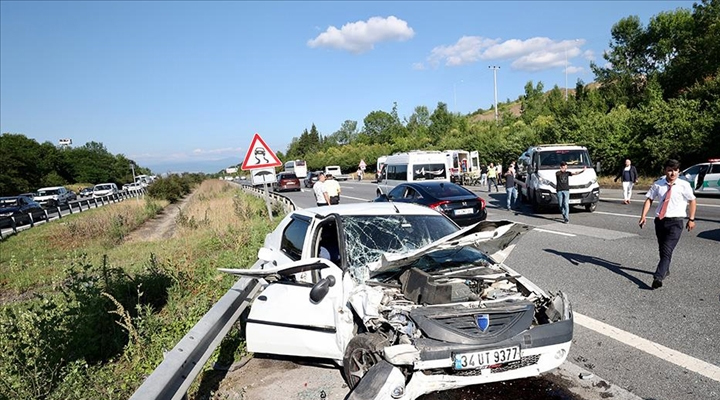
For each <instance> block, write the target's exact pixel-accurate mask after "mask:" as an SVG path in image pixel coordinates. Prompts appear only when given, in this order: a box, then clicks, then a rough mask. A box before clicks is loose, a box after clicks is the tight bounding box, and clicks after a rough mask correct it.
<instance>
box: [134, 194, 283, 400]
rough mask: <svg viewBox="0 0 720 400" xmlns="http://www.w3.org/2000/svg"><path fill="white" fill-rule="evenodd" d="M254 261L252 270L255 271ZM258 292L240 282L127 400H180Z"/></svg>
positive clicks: (255, 283)
mask: <svg viewBox="0 0 720 400" xmlns="http://www.w3.org/2000/svg"><path fill="white" fill-rule="evenodd" d="M240 186H241V187H242V189H243V190H244V191H246V192H248V193H250V194H252V195H254V196H257V197H262V196H265V192H264V191H263V190H258V189H256V188H253V187H252V186H248V185H240ZM270 199H271V201H274V202H279V203H281V204H282V205H283V207H284V208H285V210H286V211H287V212H290V211H294V210H295V209H296V206H295V203H293V201H292V200H290V199H289V198H287V197H285V196H282V195H279V194H276V193H270ZM260 266H261V262H260V261H257V262H256V263H255V264H254V265H253V266H252V267H251V268H252V269H258V268H260ZM258 290H260V285H259V284H258V281H257V280H256V279H251V278H240V279H239V280H238V281H237V282H236V283H235V285H233V287H232V288H230V290H228V292H227V293H225V295H224V296H223V297H221V298H220V300H219V301H218V302H217V303H215V305H214V306H212V308H211V309H210V311H208V312H207V314H205V315H204V316H203V317H202V318H201V319H200V321H198V323H197V324H195V326H194V327H193V328H192V329H190V331H189V332H188V333H187V334H186V335H185V336H184V337H183V338H182V339H180V342H178V344H177V345H175V347H173V349H172V350H170V351H169V352H167V353H166V354H165V358H164V360H163V361H162V362H161V363H160V365H158V367H157V368H155V370H154V371H153V372H152V374H150V376H148V377H147V378H146V379H145V381H144V382H143V384H142V385H140V387H139V388H138V389H137V390H136V391H135V393H133V395H132V397H130V400H179V399H182V398H183V397H185V395H186V393H187V390H188V388H189V387H190V385H191V384H192V383H193V381H194V380H195V379H196V378H197V376H198V375H199V374H200V371H202V369H203V366H204V365H205V363H206V362H207V360H208V359H209V358H210V356H211V355H212V353H213V352H214V351H215V348H217V346H218V345H219V344H220V342H221V341H222V339H223V338H224V337H225V335H226V334H227V333H228V331H229V330H230V328H231V327H232V325H233V324H234V323H235V321H236V320H237V319H238V317H239V316H240V314H242V313H243V311H245V309H246V308H247V307H248V306H249V305H250V299H251V298H253V297H254V296H255V294H256V293H257V291H258Z"/></svg>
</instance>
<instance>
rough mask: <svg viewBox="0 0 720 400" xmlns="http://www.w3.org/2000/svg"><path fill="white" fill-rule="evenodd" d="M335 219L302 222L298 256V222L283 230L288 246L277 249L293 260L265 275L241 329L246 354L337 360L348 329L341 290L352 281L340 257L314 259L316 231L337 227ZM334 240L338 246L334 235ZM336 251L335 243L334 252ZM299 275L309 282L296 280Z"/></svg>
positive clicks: (318, 236)
mask: <svg viewBox="0 0 720 400" xmlns="http://www.w3.org/2000/svg"><path fill="white" fill-rule="evenodd" d="M298 221H302V220H301V219H299V220H298ZM336 221H337V218H336V217H334V216H331V217H328V218H325V219H322V220H318V219H312V220H307V221H305V222H306V223H307V230H306V231H305V232H304V236H303V237H302V251H301V253H298V250H299V249H298V244H299V242H300V236H301V235H302V232H300V231H301V229H298V227H299V226H300V222H298V223H297V226H296V227H292V226H290V225H288V227H287V228H286V229H285V232H287V236H288V237H283V242H284V243H285V245H283V246H284V247H288V248H287V249H285V250H283V251H288V252H289V254H290V255H291V257H290V258H292V259H295V260H294V261H292V262H290V263H279V264H278V267H276V268H274V269H269V270H267V271H266V272H265V273H266V274H267V276H268V277H270V276H272V278H273V279H268V281H269V282H270V283H269V284H268V285H267V286H266V287H265V288H264V289H263V290H262V291H261V292H260V293H259V294H258V296H257V297H256V298H255V300H254V302H253V304H252V307H251V309H250V314H249V316H248V320H247V326H246V339H247V347H248V350H249V351H251V352H257V353H268V354H279V355H291V356H304V357H318V358H329V359H334V360H342V357H343V351H344V349H345V345H346V343H347V341H348V340H349V339H350V337H351V335H352V328H353V318H352V313H351V311H350V310H349V309H348V308H347V306H346V303H347V295H346V293H345V290H344V287H352V281H351V278H350V276H349V274H346V273H345V272H344V271H343V269H342V268H341V265H342V264H343V262H344V261H343V258H342V257H340V260H339V263H340V264H341V265H337V264H336V263H335V262H332V261H330V260H326V259H321V258H319V255H320V245H321V242H322V240H323V238H322V230H323V229H324V227H327V226H328V225H329V224H331V223H334V224H335V226H336V227H337V226H338V225H337V222H336ZM293 235H294V237H289V236H293ZM335 238H336V240H338V244H339V243H340V242H339V240H341V239H340V238H339V234H338V233H337V231H336V233H335ZM290 247H293V249H290ZM342 249H343V246H342V245H340V246H339V250H340V251H342ZM336 261H338V260H336ZM276 269H280V270H281V271H279V272H276V271H275V270H276ZM301 275H305V276H309V279H308V280H307V281H305V280H302V279H298V276H301ZM323 285H325V286H326V287H327V291H326V293H325V294H324V296H322V298H320V299H318V298H317V296H314V295H313V293H316V292H322V290H323V288H321V287H320V286H323Z"/></svg>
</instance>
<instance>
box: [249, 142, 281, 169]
mask: <svg viewBox="0 0 720 400" xmlns="http://www.w3.org/2000/svg"><path fill="white" fill-rule="evenodd" d="M280 165H282V163H281V162H280V159H278V158H277V156H276V155H275V153H273V151H272V150H270V147H268V145H267V144H265V141H264V140H262V138H261V137H260V135H258V134H257V133H256V134H255V136H254V137H253V139H252V142H250V147H248V150H247V153H246V154H245V159H244V160H243V164H242V167H240V168H241V169H242V170H243V171H247V170H250V169H259V168H271V167H278V166H280Z"/></svg>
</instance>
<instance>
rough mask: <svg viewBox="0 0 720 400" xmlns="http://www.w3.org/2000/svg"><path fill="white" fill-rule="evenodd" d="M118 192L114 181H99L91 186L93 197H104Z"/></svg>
mask: <svg viewBox="0 0 720 400" xmlns="http://www.w3.org/2000/svg"><path fill="white" fill-rule="evenodd" d="M117 192H118V188H117V185H116V184H114V183H99V184H97V185H95V187H93V194H92V196H93V197H94V198H98V197H104V196H108V195H111V194H115V193H117Z"/></svg>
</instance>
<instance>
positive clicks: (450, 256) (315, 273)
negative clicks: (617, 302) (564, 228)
mask: <svg viewBox="0 0 720 400" xmlns="http://www.w3.org/2000/svg"><path fill="white" fill-rule="evenodd" d="M529 229H531V227H530V226H528V225H524V224H519V223H515V222H511V221H483V222H480V223H478V224H476V225H473V226H471V227H466V228H463V229H461V228H459V227H458V226H457V225H456V224H454V223H452V221H450V220H449V219H448V218H447V217H446V216H445V215H443V214H441V213H439V212H437V211H435V210H432V209H430V208H428V207H422V206H419V205H416V204H405V203H373V202H370V203H359V204H342V205H334V206H327V207H315V208H309V209H302V210H296V211H294V212H292V213H291V214H289V215H287V216H286V217H285V218H284V219H283V220H282V221H281V222H280V223H279V225H278V227H277V228H276V229H275V230H274V231H273V232H272V233H270V234H268V235H267V237H266V238H265V243H264V246H263V247H262V248H261V249H260V250H259V251H258V261H257V262H256V263H255V264H254V265H253V266H252V267H251V268H249V269H221V270H222V271H224V272H228V273H232V274H235V275H238V276H245V277H252V278H257V279H259V280H260V282H261V287H260V290H259V291H258V293H257V294H256V296H255V297H254V299H253V301H252V306H251V309H250V313H249V316H248V319H247V326H246V331H245V332H246V345H247V349H248V351H250V352H253V353H265V354H276V355H282V356H300V357H313V358H322V359H330V360H333V361H334V362H336V363H337V364H338V365H342V366H343V372H344V373H343V375H344V378H345V380H346V382H347V384H348V385H349V387H350V388H351V389H353V390H358V392H359V391H361V390H362V391H363V395H364V396H363V398H368V399H375V398H390V395H389V393H387V397H385V396H382V393H380V394H378V393H377V392H373V391H376V390H377V388H379V387H384V388H388V387H389V388H392V392H393V393H394V394H395V395H397V396H393V397H394V398H402V399H406V400H409V399H415V398H417V397H419V396H421V395H423V394H425V393H430V392H433V391H437V390H450V389H455V388H460V387H464V386H469V385H476V384H481V383H488V382H496V381H505V380H510V379H518V378H524V377H529V376H536V375H538V374H541V373H543V372H545V371H549V370H552V369H554V368H557V367H558V366H560V365H561V364H562V363H563V362H564V361H565V359H566V357H567V354H568V351H569V349H570V343H571V341H572V336H573V314H572V311H571V306H570V303H569V301H568V299H567V296H566V295H565V294H563V293H562V292H558V293H557V294H552V293H550V292H546V291H544V290H543V289H541V288H539V287H538V286H536V285H535V284H533V283H532V282H530V281H529V280H528V279H527V278H525V277H523V276H522V275H520V274H519V273H518V272H517V271H515V270H513V269H511V268H510V267H509V266H506V265H505V264H503V261H504V259H505V257H506V256H507V254H508V253H507V252H506V251H503V250H504V249H506V248H507V247H508V246H510V245H511V244H512V243H513V242H515V241H516V240H517V239H518V238H519V236H520V235H521V234H522V233H524V232H526V231H527V230H529ZM373 368H377V369H376V370H374V371H372V373H371V374H369V375H368V373H369V371H371V370H372V369H373ZM370 376H372V378H371V377H370ZM378 376H380V378H381V379H382V382H377V381H375V382H374V381H373V380H374V378H375V377H378ZM364 377H367V381H363V379H364ZM371 383H376V384H377V385H372V384H371ZM383 384H384V385H383Z"/></svg>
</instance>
